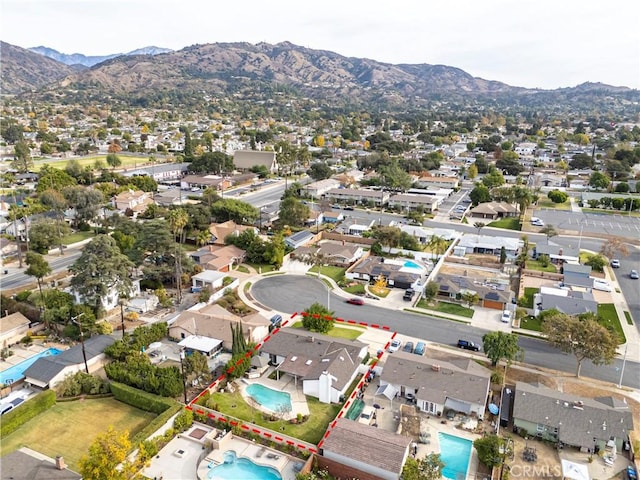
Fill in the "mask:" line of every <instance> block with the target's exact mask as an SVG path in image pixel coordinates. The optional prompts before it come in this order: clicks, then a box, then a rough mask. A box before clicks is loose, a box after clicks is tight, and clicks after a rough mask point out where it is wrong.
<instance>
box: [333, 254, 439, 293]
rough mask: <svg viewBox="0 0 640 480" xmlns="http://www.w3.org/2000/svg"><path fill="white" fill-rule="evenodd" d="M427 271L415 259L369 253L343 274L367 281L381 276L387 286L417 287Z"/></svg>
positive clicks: (373, 280) (352, 278)
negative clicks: (386, 257) (404, 259)
mask: <svg viewBox="0 0 640 480" xmlns="http://www.w3.org/2000/svg"><path fill="white" fill-rule="evenodd" d="M427 273H428V270H427V269H426V268H425V267H423V266H421V265H420V264H419V262H418V261H416V260H412V261H410V262H409V261H401V260H393V259H385V258H384V257H378V256H371V255H370V256H367V257H364V258H362V259H361V260H360V261H359V262H357V263H356V264H355V265H353V266H352V267H351V268H350V269H348V270H347V272H346V273H345V276H346V277H347V278H348V279H350V280H365V281H367V282H375V281H376V280H377V279H378V278H380V277H383V278H384V279H385V280H386V281H387V286H389V287H396V288H402V289H407V288H414V289H418V288H417V287H418V285H419V284H420V283H422V279H423V278H424V277H425V276H426V274H427Z"/></svg>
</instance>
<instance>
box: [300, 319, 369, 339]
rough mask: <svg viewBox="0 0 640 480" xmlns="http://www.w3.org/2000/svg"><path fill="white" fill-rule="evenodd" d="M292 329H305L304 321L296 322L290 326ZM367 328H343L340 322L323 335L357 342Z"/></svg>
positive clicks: (356, 326)
mask: <svg viewBox="0 0 640 480" xmlns="http://www.w3.org/2000/svg"><path fill="white" fill-rule="evenodd" d="M289 327H291V328H304V327H303V326H302V321H300V322H295V323H294V324H293V325H289ZM365 328H366V327H363V326H361V325H350V326H349V328H345V327H341V326H340V322H335V323H334V324H333V328H332V329H331V330H329V331H328V332H327V333H323V335H328V336H330V337H336V338H346V339H348V340H355V339H356V338H358V337H359V336H360V335H362V332H363V331H364V329H365Z"/></svg>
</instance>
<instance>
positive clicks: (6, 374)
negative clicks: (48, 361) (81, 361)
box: [0, 347, 62, 385]
mask: <svg viewBox="0 0 640 480" xmlns="http://www.w3.org/2000/svg"><path fill="white" fill-rule="evenodd" d="M60 353H62V350H59V349H57V348H53V347H51V348H47V349H46V350H44V351H42V352H40V353H36V354H35V355H33V356H31V357H29V358H27V359H26V360H23V361H21V362H20V363H17V364H16V365H14V366H13V367H9V368H7V369H6V370H3V371H2V372H0V385H10V384H12V383H14V382H17V381H18V380H22V379H23V378H24V372H25V371H26V370H27V368H29V367H30V366H31V365H33V364H34V363H35V361H36V360H38V359H39V358H42V357H49V356H51V355H59V354H60Z"/></svg>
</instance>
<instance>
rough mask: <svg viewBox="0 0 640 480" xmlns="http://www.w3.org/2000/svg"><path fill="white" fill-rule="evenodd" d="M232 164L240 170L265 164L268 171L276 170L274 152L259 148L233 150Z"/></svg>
mask: <svg viewBox="0 0 640 480" xmlns="http://www.w3.org/2000/svg"><path fill="white" fill-rule="evenodd" d="M233 165H234V166H235V167H236V169H237V170H240V171H245V170H250V169H251V167H255V166H265V167H267V170H268V171H269V173H275V172H276V171H277V170H278V162H277V161H276V152H267V151H260V150H237V151H235V152H234V153H233Z"/></svg>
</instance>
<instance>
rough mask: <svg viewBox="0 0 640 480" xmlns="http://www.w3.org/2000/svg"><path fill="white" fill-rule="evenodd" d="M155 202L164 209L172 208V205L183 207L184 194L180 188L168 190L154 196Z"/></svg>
mask: <svg viewBox="0 0 640 480" xmlns="http://www.w3.org/2000/svg"><path fill="white" fill-rule="evenodd" d="M153 200H154V201H155V202H156V203H157V204H158V205H162V206H163V207H170V206H172V205H182V201H183V194H182V190H180V189H179V188H170V189H168V190H162V191H160V192H158V193H156V194H155V195H154V196H153ZM185 200H186V199H185Z"/></svg>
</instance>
